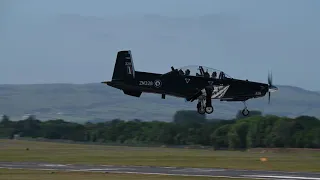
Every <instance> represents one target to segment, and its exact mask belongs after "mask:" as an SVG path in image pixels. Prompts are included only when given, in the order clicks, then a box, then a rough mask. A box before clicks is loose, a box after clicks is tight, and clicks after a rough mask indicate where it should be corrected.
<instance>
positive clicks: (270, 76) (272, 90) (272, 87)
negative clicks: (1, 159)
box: [268, 72, 278, 104]
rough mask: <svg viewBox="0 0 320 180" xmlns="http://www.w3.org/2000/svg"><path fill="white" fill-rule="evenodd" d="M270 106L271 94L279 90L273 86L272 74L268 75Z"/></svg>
mask: <svg viewBox="0 0 320 180" xmlns="http://www.w3.org/2000/svg"><path fill="white" fill-rule="evenodd" d="M268 85H269V87H268V104H270V98H271V93H272V92H275V91H277V90H278V88H277V87H276V86H274V85H273V84H272V73H271V72H269V73H268Z"/></svg>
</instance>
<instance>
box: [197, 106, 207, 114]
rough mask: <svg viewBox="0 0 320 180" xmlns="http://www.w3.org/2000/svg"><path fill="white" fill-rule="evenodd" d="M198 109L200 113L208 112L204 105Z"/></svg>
mask: <svg viewBox="0 0 320 180" xmlns="http://www.w3.org/2000/svg"><path fill="white" fill-rule="evenodd" d="M197 109H198V113H199V114H205V113H206V110H205V108H204V107H200V108H197Z"/></svg>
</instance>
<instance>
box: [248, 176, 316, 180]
mask: <svg viewBox="0 0 320 180" xmlns="http://www.w3.org/2000/svg"><path fill="white" fill-rule="evenodd" d="M242 176H244V177H260V178H275V179H286V180H287V179H297V180H300V179H301V180H320V177H319V178H317V177H299V176H271V175H242Z"/></svg>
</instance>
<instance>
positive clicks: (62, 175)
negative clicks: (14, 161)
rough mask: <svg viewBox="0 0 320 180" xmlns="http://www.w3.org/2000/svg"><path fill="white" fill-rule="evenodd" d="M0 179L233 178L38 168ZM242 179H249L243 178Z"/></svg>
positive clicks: (3, 173)
mask: <svg viewBox="0 0 320 180" xmlns="http://www.w3.org/2000/svg"><path fill="white" fill-rule="evenodd" d="M0 179H10V180H56V179H59V180H70V179H78V180H87V179H90V180H120V179H121V180H138V179H139V180H140V179H145V180H218V179H222V180H231V179H230V178H220V177H219V178H212V177H186V176H184V177H183V176H163V175H139V174H112V173H97V172H94V173H92V172H61V171H60V172H57V171H54V172H53V173H52V171H37V170H20V169H19V170H15V169H0ZM241 180H249V179H244V178H243V179H242V178H241Z"/></svg>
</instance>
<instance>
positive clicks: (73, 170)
mask: <svg viewBox="0 0 320 180" xmlns="http://www.w3.org/2000/svg"><path fill="white" fill-rule="evenodd" d="M0 169H27V170H35V171H70V172H92V173H103V172H101V171H88V170H87V169H45V168H41V169H35V168H18V167H0ZM104 172H108V173H110V174H142V175H162V176H185V177H212V178H230V179H245V178H250V179H264V180H265V179H266V178H259V177H233V176H212V175H196V174H190V175H189V174H170V173H147V172H130V171H127V172H126V171H104Z"/></svg>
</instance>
